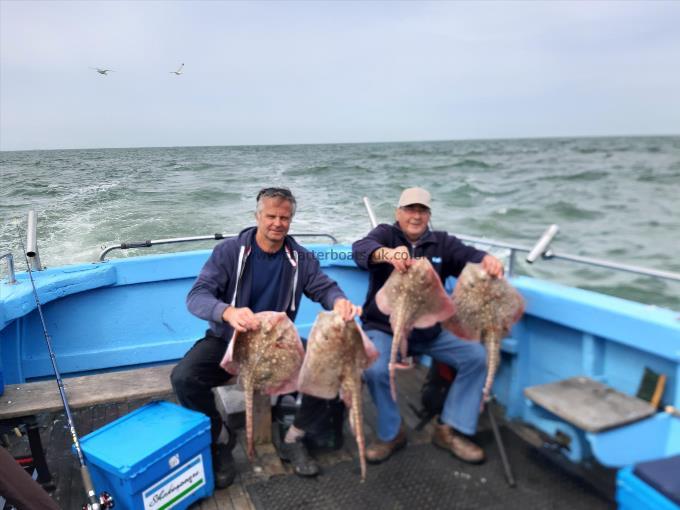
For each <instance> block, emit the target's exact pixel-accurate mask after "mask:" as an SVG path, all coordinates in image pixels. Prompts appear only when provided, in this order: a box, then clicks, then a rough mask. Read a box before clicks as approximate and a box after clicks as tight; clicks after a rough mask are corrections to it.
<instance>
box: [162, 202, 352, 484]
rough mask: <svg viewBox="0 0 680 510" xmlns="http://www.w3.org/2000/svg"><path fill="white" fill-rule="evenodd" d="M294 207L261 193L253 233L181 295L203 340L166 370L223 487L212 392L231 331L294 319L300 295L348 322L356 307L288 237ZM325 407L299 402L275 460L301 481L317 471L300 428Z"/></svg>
mask: <svg viewBox="0 0 680 510" xmlns="http://www.w3.org/2000/svg"><path fill="white" fill-rule="evenodd" d="M295 207H296V201H295V197H294V196H293V194H292V193H291V192H290V190H288V189H287V188H264V189H262V190H260V192H259V193H258V195H257V210H256V213H255V219H256V222H257V226H256V227H251V228H247V229H245V230H243V231H242V232H241V233H240V234H239V235H238V236H237V237H234V238H231V239H227V240H226V241H223V242H221V243H220V244H218V245H217V246H216V247H215V249H214V250H213V252H212V255H211V256H210V258H209V259H208V261H207V262H206V263H205V265H204V266H203V269H201V272H200V274H199V275H198V278H197V279H196V282H195V283H194V285H193V287H192V288H191V291H189V295H188V296H187V306H188V308H189V311H190V312H191V313H193V314H194V315H196V316H197V317H199V318H201V319H204V320H207V321H209V324H210V328H209V329H208V331H206V335H205V337H204V338H202V339H201V340H199V341H198V342H196V344H194V346H193V347H192V348H191V349H190V350H189V351H188V352H187V353H186V354H185V356H184V358H182V360H181V361H180V362H179V364H178V365H177V366H176V367H175V369H174V370H173V371H172V375H171V381H172V386H173V389H174V390H175V393H176V394H177V398H178V400H179V402H180V403H181V404H182V405H183V406H185V407H188V408H189V409H195V410H197V411H201V412H203V413H205V414H206V415H208V416H209V417H210V420H211V434H212V445H213V449H212V451H213V461H214V462H213V466H214V471H215V485H216V486H217V487H218V488H224V487H227V486H228V485H230V484H231V483H232V482H233V480H234V477H235V475H236V471H235V468H234V461H233V457H232V455H231V449H230V448H228V447H227V446H226V445H222V444H218V441H217V439H218V437H219V435H220V432H221V430H222V420H221V417H220V415H219V412H218V411H217V408H216V406H215V401H214V396H213V393H212V391H211V390H212V388H213V387H215V386H221V385H224V384H226V383H227V382H228V381H229V379H230V378H231V377H232V376H231V375H230V374H229V373H227V372H226V371H225V370H223V369H222V368H221V367H220V365H219V363H220V361H221V360H222V357H223V356H224V353H225V351H226V349H227V344H228V341H229V340H230V338H231V337H232V335H233V334H234V331H248V330H252V329H257V327H258V326H259V324H258V322H257V320H256V319H255V317H254V314H255V313H257V312H261V311H276V312H285V313H286V314H287V315H288V317H290V319H291V320H295V316H296V315H297V310H298V307H299V306H300V300H301V299H302V294H303V293H304V294H305V295H306V296H307V297H309V298H310V299H311V300H313V301H316V302H318V303H321V305H322V306H323V307H324V308H326V309H327V310H331V309H332V310H335V311H336V312H338V313H339V314H340V315H341V316H342V317H343V318H344V319H345V320H352V319H353V318H354V317H355V315H356V314H357V311H358V308H357V307H356V306H354V305H353V304H352V303H351V302H350V301H349V300H347V298H346V296H345V294H344V293H343V292H342V290H340V288H339V287H338V284H337V283H336V282H335V281H333V280H331V279H330V278H329V277H328V276H326V275H325V274H324V273H323V272H322V271H321V268H320V265H319V262H318V260H316V258H315V257H314V256H313V254H312V253H311V252H310V251H308V250H306V249H305V248H303V247H302V246H300V245H299V244H298V243H297V242H296V241H295V240H294V239H293V238H292V237H290V236H288V229H289V228H290V224H291V221H292V219H293V215H294V214H295ZM323 408H325V401H322V400H320V399H316V398H314V397H310V396H308V395H303V397H302V403H301V407H300V410H299V411H298V413H297V414H296V416H295V420H294V422H293V425H292V426H291V427H290V429H289V430H288V433H287V434H286V436H285V438H284V441H283V444H282V445H281V447H280V450H279V455H280V456H281V458H282V459H283V460H286V461H290V462H291V463H292V464H293V466H294V468H295V472H296V473H297V474H298V475H301V476H315V475H316V474H317V473H318V472H319V467H318V465H317V464H316V463H315V462H314V461H313V460H312V459H311V458H310V457H309V455H308V454H307V451H306V449H305V447H304V445H303V443H302V442H301V439H302V437H303V436H304V434H305V432H304V431H305V428H306V427H307V426H310V424H311V423H313V422H314V421H315V419H316V418H317V415H318V413H319V412H322V409H323Z"/></svg>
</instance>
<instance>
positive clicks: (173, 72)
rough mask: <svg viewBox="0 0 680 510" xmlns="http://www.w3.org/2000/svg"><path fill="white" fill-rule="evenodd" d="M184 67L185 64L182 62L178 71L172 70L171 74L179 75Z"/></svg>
mask: <svg viewBox="0 0 680 510" xmlns="http://www.w3.org/2000/svg"><path fill="white" fill-rule="evenodd" d="M183 67H184V64H182V65H181V66H179V68H177V71H170V73H171V74H176V75H177V76H179V75H180V74H182V68H183Z"/></svg>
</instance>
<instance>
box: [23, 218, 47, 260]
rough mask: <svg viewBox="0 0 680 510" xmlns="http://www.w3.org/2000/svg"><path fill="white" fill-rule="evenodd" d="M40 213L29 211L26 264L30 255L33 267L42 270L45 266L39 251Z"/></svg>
mask: <svg viewBox="0 0 680 510" xmlns="http://www.w3.org/2000/svg"><path fill="white" fill-rule="evenodd" d="M37 231H38V215H37V214H36V213H35V211H33V210H31V211H28V225H27V226H26V248H25V252H24V253H26V256H27V258H26V264H29V260H28V257H30V259H31V262H32V264H33V269H35V270H36V271H42V269H43V267H42V264H41V263H40V253H39V252H38V234H37Z"/></svg>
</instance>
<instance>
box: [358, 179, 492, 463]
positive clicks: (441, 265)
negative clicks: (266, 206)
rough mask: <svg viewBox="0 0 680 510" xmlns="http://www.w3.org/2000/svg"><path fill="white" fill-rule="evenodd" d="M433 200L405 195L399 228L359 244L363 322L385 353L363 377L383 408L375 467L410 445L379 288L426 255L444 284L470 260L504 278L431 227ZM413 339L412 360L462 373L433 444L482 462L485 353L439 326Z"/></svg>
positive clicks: (382, 228) (419, 192) (373, 451)
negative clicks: (395, 391) (426, 359)
mask: <svg viewBox="0 0 680 510" xmlns="http://www.w3.org/2000/svg"><path fill="white" fill-rule="evenodd" d="M430 202H431V199H430V194H429V193H428V192H427V191H426V190H425V189H423V188H409V189H406V190H404V192H403V193H402V194H401V197H400V198H399V204H398V206H397V210H396V213H395V216H396V220H397V221H396V222H395V223H394V224H392V225H387V224H381V225H378V226H377V227H375V228H374V229H373V230H371V231H370V232H369V233H368V235H367V236H366V237H364V238H363V239H360V240H359V241H356V242H355V243H354V244H353V245H352V253H353V256H354V260H355V261H356V263H357V265H358V266H359V267H361V268H363V269H367V270H368V271H369V273H370V274H369V287H368V294H367V296H366V302H365V304H364V307H363V314H362V315H361V320H362V322H363V324H364V330H365V331H366V334H367V335H368V336H369V338H370V339H371V340H372V341H373V342H374V343H375V346H376V347H377V348H378V351H379V352H380V358H379V359H378V361H377V362H376V363H374V364H373V365H372V366H371V367H370V368H369V369H368V370H366V372H364V376H365V378H366V382H367V384H368V388H369V390H370V392H371V397H372V398H373V402H374V403H375V405H376V407H377V409H378V430H377V436H378V437H377V439H376V440H375V441H374V442H373V444H371V445H370V446H369V447H368V449H367V451H366V458H367V460H368V461H369V462H372V463H379V462H382V461H384V460H387V459H388V458H389V457H390V456H391V455H392V453H394V452H395V451H396V450H398V449H400V448H403V447H404V446H405V445H406V441H407V438H406V430H405V429H404V424H403V421H402V419H401V416H400V415H399V408H398V406H397V403H396V402H395V401H394V400H393V399H392V396H391V394H390V382H389V370H388V364H389V358H390V346H391V345H392V335H393V332H392V328H391V327H390V323H389V318H388V316H386V315H385V314H383V313H382V312H381V311H380V310H379V309H378V306H377V304H376V301H375V296H376V293H377V292H378V290H380V288H381V287H382V286H383V285H384V283H385V281H386V280H387V278H388V277H389V276H390V274H391V273H392V271H393V270H396V271H400V272H406V271H408V270H409V267H410V266H411V264H412V261H413V259H414V258H420V257H427V259H428V260H429V261H430V262H431V263H432V266H433V267H434V269H435V271H437V273H438V274H439V277H440V278H441V280H442V282H444V280H445V279H446V278H447V277H449V276H458V275H459V274H460V272H461V271H462V270H463V268H464V267H465V264H467V263H468V262H479V263H481V264H482V266H483V267H484V268H485V269H486V270H487V272H488V273H489V274H490V275H491V276H493V277H496V278H502V276H503V264H502V263H501V262H500V261H499V260H498V259H497V258H496V257H494V256H492V255H489V254H488V253H486V252H484V251H480V250H477V249H475V248H473V247H471V246H466V245H464V244H463V243H462V242H461V241H460V240H459V239H457V238H456V237H454V236H452V235H449V234H448V233H447V232H444V231H436V230H430V229H429V227H428V225H429V221H430V217H431V211H430ZM408 340H409V351H410V354H415V355H420V354H428V355H430V356H431V357H432V358H433V359H434V360H436V361H440V362H442V363H445V364H447V365H450V366H453V367H455V369H456V371H457V375H456V380H455V383H454V384H453V385H452V386H451V388H450V389H449V392H448V395H447V396H446V400H445V403H444V408H443V410H442V413H441V416H440V417H439V418H438V423H437V425H436V427H435V433H434V436H433V438H432V441H433V442H434V444H435V445H436V446H439V447H441V448H444V449H446V450H448V451H450V452H451V453H452V454H453V455H455V456H456V457H458V458H460V459H461V460H463V461H466V462H471V463H480V462H483V461H484V451H483V450H482V449H481V448H480V447H479V446H478V445H476V444H475V443H474V442H472V441H471V439H470V436H472V435H473V434H475V431H476V428H477V419H478V417H479V408H480V402H481V399H482V390H483V387H484V380H485V378H486V353H485V351H484V347H483V346H482V345H481V344H479V343H476V342H469V341H464V340H460V339H459V338H456V337H455V336H454V335H453V334H451V333H450V332H448V331H446V330H442V328H441V326H439V325H438V324H437V325H436V326H433V327H431V328H427V329H414V330H413V332H412V333H411V335H410V336H409V339H408Z"/></svg>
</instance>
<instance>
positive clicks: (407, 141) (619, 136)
mask: <svg viewBox="0 0 680 510" xmlns="http://www.w3.org/2000/svg"><path fill="white" fill-rule="evenodd" d="M679 136H680V133H675V134H668V133H667V134H645V135H641V134H635V135H633V134H611V135H551V136H519V137H498V138H496V137H491V138H440V139H423V140H380V141H369V142H301V143H239V144H223V145H136V146H118V147H70V148H51V149H0V152H38V151H40V152H47V151H85V150H123V149H194V148H209V147H294V146H306V145H377V144H385V145H387V144H395V143H443V142H492V141H517V140H557V139H582V138H673V137H679Z"/></svg>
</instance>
